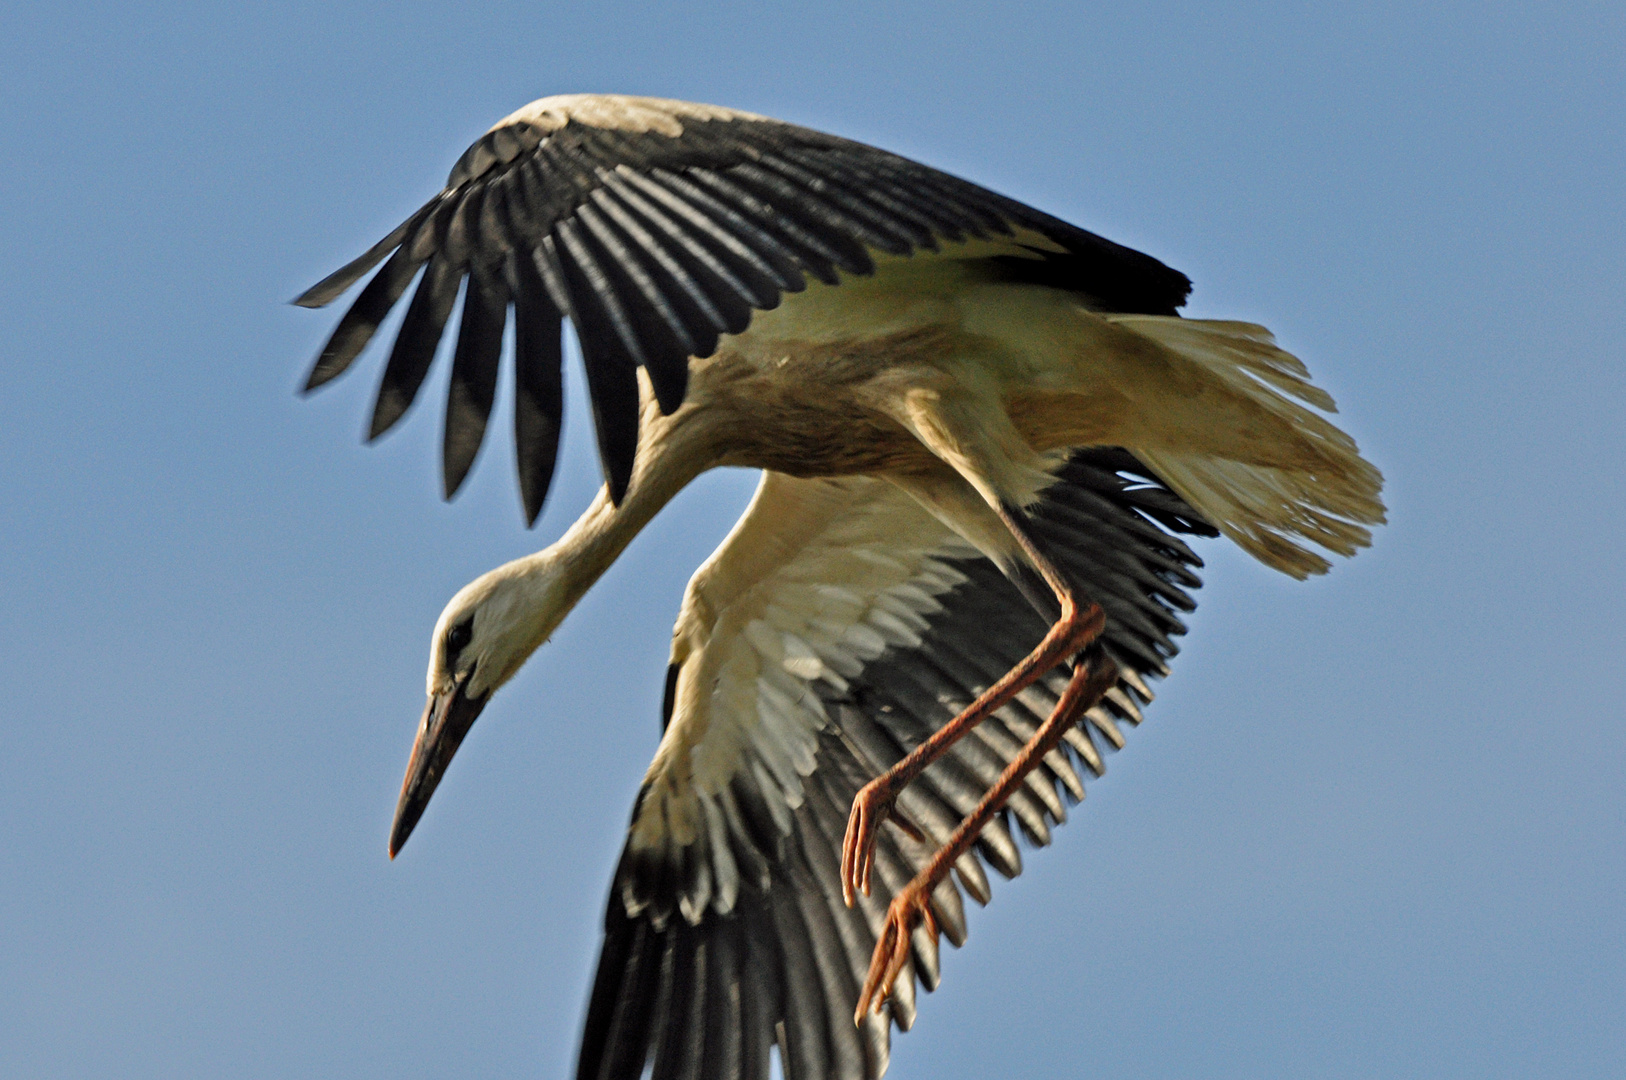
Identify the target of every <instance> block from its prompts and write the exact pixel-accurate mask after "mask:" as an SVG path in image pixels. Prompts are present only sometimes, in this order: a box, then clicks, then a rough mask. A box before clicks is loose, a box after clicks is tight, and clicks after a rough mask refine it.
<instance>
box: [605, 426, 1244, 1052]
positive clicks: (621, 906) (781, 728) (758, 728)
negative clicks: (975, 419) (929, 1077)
mask: <svg viewBox="0 0 1626 1080" xmlns="http://www.w3.org/2000/svg"><path fill="white" fill-rule="evenodd" d="M1056 477H1057V480H1056V482H1055V483H1054V484H1053V485H1052V486H1051V487H1049V488H1048V489H1046V491H1045V493H1044V495H1043V497H1042V499H1041V500H1040V502H1039V503H1037V504H1036V505H1035V506H1034V507H1032V508H1031V509H1030V514H1031V517H1030V521H1031V523H1032V524H1033V527H1034V528H1035V529H1036V530H1037V531H1038V533H1039V534H1040V535H1041V536H1042V537H1043V538H1044V539H1045V540H1047V541H1048V543H1049V545H1050V547H1051V550H1053V551H1055V552H1057V553H1058V555H1059V557H1060V559H1061V565H1062V567H1063V569H1064V570H1065V572H1067V573H1068V574H1069V576H1070V577H1071V578H1072V580H1074V581H1076V582H1077V583H1078V584H1079V586H1080V588H1081V589H1082V591H1083V592H1084V593H1085V594H1086V595H1087V596H1089V597H1090V598H1091V599H1093V600H1095V601H1097V602H1099V603H1100V604H1101V605H1102V606H1103V608H1105V610H1106V612H1107V624H1106V625H1107V629H1106V632H1105V634H1104V635H1103V638H1102V641H1103V644H1104V648H1105V649H1106V651H1107V652H1108V653H1110V654H1111V655H1112V656H1113V658H1114V659H1116V661H1117V663H1118V664H1119V665H1120V669H1121V672H1122V678H1121V682H1120V683H1119V685H1118V686H1117V687H1116V688H1115V689H1113V690H1112V691H1111V692H1110V693H1109V695H1108V696H1107V698H1105V699H1104V700H1103V701H1102V703H1101V704H1100V705H1099V706H1097V707H1096V708H1094V709H1092V710H1091V711H1090V712H1089V713H1088V714H1087V723H1081V724H1079V725H1078V726H1077V727H1075V728H1073V729H1072V730H1071V731H1070V732H1069V733H1068V737H1067V741H1066V743H1065V744H1064V746H1065V747H1066V749H1065V750H1056V751H1053V752H1052V753H1051V754H1050V755H1048V757H1046V758H1045V759H1044V763H1043V765H1042V766H1040V767H1039V768H1038V769H1037V770H1035V772H1034V773H1032V774H1031V775H1030V776H1029V777H1028V780H1027V782H1026V784H1025V786H1024V787H1023V788H1022V789H1021V790H1019V791H1018V792H1017V794H1016V796H1015V797H1013V798H1012V799H1011V801H1010V803H1009V807H1008V809H1009V814H1010V816H1011V817H1014V819H1015V821H1016V823H1017V826H1018V827H1019V828H1020V830H1021V832H1022V833H1023V834H1025V835H1026V836H1027V838H1028V839H1029V840H1030V841H1031V842H1032V843H1034V844H1036V845H1040V846H1043V845H1044V844H1047V843H1048V842H1049V838H1050V829H1051V827H1052V826H1054V825H1056V824H1059V823H1060V822H1062V821H1064V820H1065V819H1066V806H1067V804H1068V803H1069V802H1075V801H1077V800H1078V799H1081V798H1083V796H1084V785H1083V781H1082V779H1081V778H1082V776H1083V775H1084V774H1085V773H1086V772H1087V773H1089V774H1091V775H1094V776H1099V775H1100V774H1101V772H1102V771H1103V765H1102V751H1103V750H1104V749H1116V748H1118V747H1121V746H1122V745H1123V735H1122V732H1121V729H1120V727H1119V724H1120V723H1121V722H1123V721H1128V722H1130V723H1136V722H1138V721H1139V719H1140V711H1139V704H1140V703H1144V702H1146V701H1149V700H1150V699H1151V694H1150V692H1149V691H1148V690H1147V687H1146V682H1145V680H1146V677H1148V676H1154V675H1162V674H1164V673H1165V672H1166V670H1167V669H1166V667H1165V662H1166V661H1167V660H1168V659H1169V658H1170V657H1172V656H1173V655H1174V652H1175V645H1174V642H1173V640H1172V638H1173V637H1174V636H1175V635H1178V634H1181V633H1183V632H1184V629H1185V628H1184V626H1183V625H1182V624H1181V622H1180V620H1179V618H1178V615H1177V612H1181V611H1189V610H1191V609H1192V608H1193V607H1194V606H1195V605H1194V603H1193V601H1192V599H1191V597H1190V595H1189V593H1188V590H1190V589H1194V588H1196V587H1197V586H1198V585H1199V584H1200V583H1199V581H1198V579H1197V577H1196V576H1195V575H1194V574H1193V572H1192V568H1193V567H1196V566H1199V565H1201V564H1200V561H1199V560H1198V558H1197V557H1196V556H1195V555H1194V554H1193V553H1192V552H1191V550H1190V549H1189V548H1188V547H1187V546H1186V545H1185V544H1184V543H1182V542H1181V541H1180V540H1179V539H1178V538H1177V537H1176V536H1175V535H1173V533H1196V534H1200V535H1205V536H1209V535H1214V530H1213V529H1212V528H1211V527H1210V526H1208V525H1207V524H1206V523H1204V522H1203V521H1202V519H1201V518H1199V517H1198V516H1197V515H1196V514H1195V513H1193V511H1192V510H1191V509H1190V508H1189V507H1188V506H1187V505H1186V504H1185V503H1184V502H1182V501H1181V499H1180V498H1179V497H1178V496H1176V495H1174V494H1173V493H1172V492H1170V491H1169V490H1168V489H1167V488H1166V487H1165V486H1163V485H1162V484H1161V483H1160V482H1159V481H1158V480H1156V479H1155V478H1154V477H1153V476H1152V474H1151V472H1150V470H1148V469H1147V468H1146V467H1145V466H1144V465H1142V464H1140V463H1139V462H1138V461H1137V460H1136V459H1135V458H1134V457H1133V456H1131V455H1129V454H1128V453H1126V452H1124V451H1121V450H1111V449H1105V450H1085V451H1076V452H1074V453H1073V454H1072V456H1071V457H1070V458H1069V459H1068V460H1066V461H1065V462H1064V463H1062V464H1061V465H1060V467H1059V468H1058V469H1057V471H1056ZM1160 526H1161V527H1160ZM1047 626H1048V620H1047V619H1046V618H1043V617H1041V616H1040V615H1038V614H1037V613H1036V612H1035V610H1034V609H1033V607H1031V606H1030V605H1029V603H1028V601H1027V600H1025V599H1024V598H1023V596H1022V594H1021V593H1020V592H1019V591H1018V590H1017V588H1016V586H1014V585H1013V584H1011V582H1010V581H1009V580H1008V579H1007V578H1006V577H1005V576H1004V575H1003V574H1002V573H1001V572H1000V570H999V569H998V568H996V566H995V565H994V564H993V563H992V562H991V561H989V560H988V559H986V558H984V557H983V556H982V555H981V554H979V552H978V551H977V550H976V549H975V548H973V547H971V546H970V545H969V544H968V543H966V542H965V541H964V540H961V539H960V538H959V537H958V536H957V535H956V534H954V533H953V532H951V531H950V530H949V529H948V528H947V527H945V526H944V525H942V524H941V523H940V522H939V521H938V520H937V519H936V518H934V517H933V516H932V515H930V514H929V513H927V512H926V511H925V510H924V509H922V508H921V506H920V505H919V504H918V503H916V502H915V501H914V500H913V499H912V498H911V497H910V496H909V495H907V494H905V493H904V492H903V491H901V490H900V489H899V488H897V487H895V486H894V485H892V484H890V483H888V482H886V481H884V480H877V479H870V478H849V479H838V480H797V479H792V478H790V477H786V476H784V475H781V474H777V473H766V474H764V477H763V481H762V486H761V488H760V489H759V491H758V493H757V496H756V498H755V500H754V501H753V502H752V504H751V506H750V508H749V509H748V510H747V511H746V513H745V515H744V517H742V519H741V520H740V522H739V524H738V525H737V526H736V527H735V529H734V531H733V533H732V534H730V536H729V538H728V539H726V540H725V541H724V542H723V544H722V546H721V547H720V548H719V549H718V551H717V552H716V553H715V554H714V555H713V556H712V558H711V559H710V560H708V562H707V563H706V564H705V565H704V566H703V567H702V568H701V569H700V570H699V571H698V572H697V573H696V575H695V577H694V579H693V581H692V582H691V583H690V585H689V589H688V593H687V596H686V599H685V601H684V607H683V612H682V614H681V615H680V617H679V620H678V624H677V627H676V629H675V631H674V640H673V666H672V669H671V671H670V673H669V676H668V684H667V705H666V710H667V727H666V733H665V736H664V738H663V739H662V742H661V745H660V749H659V751H658V752H657V754H656V757H655V761H654V763H653V764H652V765H651V767H650V770H649V773H648V775H647V777H646V780H645V783H644V785H643V788H642V790H641V791H640V794H639V798H638V803H637V806H636V808H635V809H634V812H633V817H632V823H631V825H630V826H629V829H628V838H627V844H626V848H625V851H624V853H623V855H622V859H621V863H620V867H619V869H618V871H617V873H616V878H615V883H614V885H613V887H612V889H611V895H610V902H609V910H608V912H607V914H606V917H605V943H604V950H603V954H602V957H601V959H600V962H599V969H598V975H597V980H596V982H595V985H594V987H593V991H592V997H591V1000H590V1003H589V1007H588V1016H587V1023H586V1030H585V1033H584V1035H583V1044H582V1050H581V1063H580V1071H579V1076H580V1077H582V1078H583V1080H608V1078H636V1077H638V1076H640V1075H642V1073H643V1071H644V1068H645V1066H646V1064H648V1063H650V1062H651V1061H652V1062H653V1066H654V1076H656V1077H666V1076H697V1077H706V1078H711V1077H716V1078H734V1077H740V1078H752V1080H759V1078H765V1077H767V1076H768V1074H769V1064H768V1060H769V1059H768V1052H769V1047H770V1046H772V1045H774V1044H775V1043H777V1044H778V1045H779V1047H780V1055H781V1061H782V1065H783V1070H784V1075H785V1076H786V1077H787V1078H789V1080H806V1078H811V1077H825V1076H843V1077H845V1076H864V1077H877V1076H879V1075H880V1074H881V1073H882V1071H883V1070H884V1069H885V1067H886V1062H887V1056H888V1047H889V1041H890V1029H889V1023H888V1019H889V1018H890V1020H891V1021H893V1022H895V1023H896V1024H897V1025H898V1027H899V1028H900V1029H905V1030H906V1029H907V1028H908V1027H909V1026H910V1025H911V1024H912V1023H913V1020H914V1016H915V990H916V981H917V980H918V981H919V983H920V984H921V985H923V986H925V987H926V988H927V989H928V990H930V989H933V988H935V987H936V985H937V982H938V955H937V945H936V942H935V941H934V940H933V939H932V938H931V937H930V936H928V935H927V934H926V933H925V932H924V931H921V930H918V929H917V930H916V932H915V934H914V937H913V941H912V944H913V949H912V961H911V964H910V966H909V968H907V969H906V970H905V973H904V975H903V977H902V978H900V980H899V982H898V986H897V989H896V991H895V993H894V996H893V998H892V1000H891V1002H890V1004H889V1005H888V1006H887V1007H886V1009H885V1010H884V1011H883V1013H882V1014H880V1015H876V1016H870V1017H868V1018H867V1019H866V1020H865V1022H864V1024H863V1026H862V1027H857V1028H855V1027H854V1025H853V1020H852V1017H853V1009H854V1003H855V1002H856V1000H857V996H858V990H859V987H860V985H861V983H862V981H863V978H864V973H865V971H866V969H867V968H868V966H869V963H870V955H871V950H872V949H873V948H874V945H875V941H876V934H877V931H878V930H879V928H880V926H881V920H882V917H883V915H884V913H885V911H886V907H887V904H888V902H889V901H890V899H891V897H892V895H893V894H894V892H895V891H896V890H898V889H899V888H901V887H902V886H903V885H904V883H906V882H907V881H909V880H910V879H911V878H913V877H914V876H915V875H916V873H917V872H919V870H920V869H921V868H922V867H923V866H924V865H925V863H926V861H927V860H928V859H929V858H930V857H931V855H932V853H933V852H934V851H935V850H936V849H937V847H938V846H939V845H940V844H942V843H943V842H944V841H945V840H946V839H947V838H948V836H949V834H950V833H951V832H952V831H953V829H954V828H955V826H956V825H957V824H958V823H959V822H960V820H961V819H962V817H963V816H965V815H966V814H967V812H968V811H969V810H970V809H971V808H972V807H973V806H974V805H975V804H976V802H977V800H978V799H979V798H981V796H982V794H983V792H985V791H986V790H987V789H988V788H989V787H990V786H991V784H992V782H993V780H994V778H995V777H996V776H997V775H998V774H999V773H1000V771H1001V770H1002V769H1003V768H1004V767H1005V765H1006V764H1007V763H1008V762H1009V760H1010V759H1011V758H1012V757H1013V756H1015V755H1016V754H1017V752H1018V751H1019V750H1020V748H1021V746H1022V744H1023V743H1024V742H1026V741H1027V740H1028V739H1029V738H1030V737H1031V736H1032V735H1033V733H1034V731H1035V729H1036V728H1037V727H1038V725H1039V724H1040V722H1041V720H1042V718H1043V717H1045V716H1046V715H1048V714H1049V712H1050V710H1051V709H1052V707H1053V706H1054V705H1055V702H1056V697H1057V695H1058V694H1059V693H1060V691H1061V689H1062V687H1063V686H1065V684H1066V680H1067V676H1066V673H1065V671H1057V672H1053V673H1052V674H1051V675H1049V676H1048V677H1047V678H1045V679H1043V680H1041V681H1040V682H1039V683H1038V684H1036V685H1035V686H1033V687H1032V688H1030V689H1029V690H1027V691H1025V692H1024V693H1023V694H1022V695H1021V696H1020V697H1019V698H1018V699H1017V700H1016V701H1015V702H1013V703H1011V704H1010V705H1007V706H1006V707H1004V708H1003V709H1001V710H1000V711H999V712H998V713H997V714H995V716H993V717H992V718H991V719H989V720H988V721H986V722H984V723H983V724H982V725H981V726H980V727H978V728H977V729H976V730H975V731H974V732H973V733H972V735H971V736H969V737H967V738H965V739H962V740H961V741H960V742H958V743H957V744H955V745H954V747H953V748H952V750H950V751H949V753H948V754H947V755H946V756H945V757H943V758H942V759H941V760H939V761H938V762H937V763H935V764H934V765H932V766H931V767H930V768H928V769H927V771H926V772H925V773H924V775H923V776H922V777H921V778H920V779H919V780H918V781H917V782H915V783H914V784H912V785H911V786H910V787H909V788H908V789H906V790H905V791H904V793H903V796H902V798H901V799H900V801H899V804H898V808H899V810H900V811H901V812H902V814H903V815H904V816H905V817H906V818H907V821H908V823H909V825H910V827H912V828H913V829H914V830H916V831H918V832H919V833H920V834H921V835H920V837H918V838H916V837H911V836H910V835H908V832H907V831H906V830H905V829H904V828H899V827H896V826H894V827H888V828H886V829H885V830H883V833H882V836H881V840H880V844H879V847H878V865H877V873H876V881H875V894H874V895H873V896H871V897H867V898H866V897H860V899H859V903H858V905H857V906H855V907H854V908H851V909H849V908H847V907H846V906H845V905H844V904H843V902H842V896H841V886H840V883H839V874H838V862H839V855H840V851H841V842H842V835H843V832H844V830H845V828H846V822H847V812H848V807H849V805H850V804H851V802H852V798H853V794H854V792H855V791H856V790H857V789H858V788H859V787H860V786H862V785H863V784H864V783H865V782H866V781H867V780H869V779H870V778H871V777H873V776H875V775H877V774H878V773H880V772H882V771H883V770H884V769H886V768H888V767H889V766H891V765H893V764H894V763H895V762H897V761H898V760H899V759H900V758H901V757H902V756H903V755H904V754H905V753H906V752H908V751H909V750H910V749H912V748H913V747H914V746H916V745H918V744H919V743H920V742H921V741H923V740H924V739H925V738H926V737H927V736H929V735H930V734H931V733H932V732H933V731H935V730H936V729H937V728H939V727H940V726H942V725H943V724H945V723H946V722H947V721H949V720H950V719H952V718H953V717H954V716H955V715H956V714H957V713H958V712H959V711H960V710H961V709H962V708H964V707H965V706H966V705H967V704H968V703H969V702H970V701H971V700H972V699H973V698H974V697H975V696H976V694H977V693H979V692H980V691H981V689H983V688H984V687H986V686H987V685H988V684H989V683H991V682H992V681H993V680H995V679H997V678H998V677H999V676H1000V675H1001V674H1002V673H1003V672H1005V671H1006V670H1007V669H1008V668H1010V667H1011V665H1013V664H1014V663H1015V662H1016V661H1017V660H1018V659H1019V658H1021V657H1022V656H1023V655H1024V654H1025V653H1026V652H1027V651H1028V650H1029V649H1031V648H1032V647H1033V645H1034V643H1035V642H1037V641H1038V640H1039V638H1040V637H1041V636H1043V634H1044V633H1045V630H1046V628H1047ZM1058 781H1059V782H1060V784H1061V793H1060V794H1058V791H1057V786H1056V785H1057V782H1058ZM1007 822H1008V819H1006V820H1004V821H1002V820H1000V819H996V820H995V822H994V823H993V824H992V825H990V826H989V827H988V828H986V829H984V831H983V833H982V837H981V840H980V842H979V844H978V846H977V851H976V854H967V855H966V856H964V857H962V858H961V859H960V861H959V862H958V863H957V864H956V876H957V879H958V887H956V882H955V879H954V878H950V879H949V880H946V881H945V882H944V883H943V884H942V885H941V886H940V887H939V888H938V890H937V892H936V893H935V895H934V908H935V915H936V919H937V922H938V925H939V926H940V927H941V928H942V930H943V933H944V935H945V936H946V937H947V938H948V939H949V940H950V941H951V942H952V943H953V944H955V945H959V944H960V943H961V942H963V941H964V940H965V934H966V920H965V912H964V905H963V901H962V896H961V890H962V889H963V890H964V891H965V892H967V893H969V894H970V895H971V896H972V897H973V898H974V899H975V900H977V902H978V903H984V904H985V903H987V902H988V899H989V884H988V879H987V876H986V874H985V872H984V869H983V866H982V862H986V863H987V864H988V865H990V866H992V867H993V868H994V869H995V870H997V871H998V872H999V873H1000V874H1002V875H1003V876H1005V877H1014V876H1015V875H1016V874H1018V873H1019V872H1020V871H1021V855H1020V852H1019V850H1018V847H1017V845H1016V842H1015V840H1014V838H1013V836H1012V833H1011V831H1010V828H1009V825H1008V824H1007ZM979 855H980V860H979V857H978V856H979Z"/></svg>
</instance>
